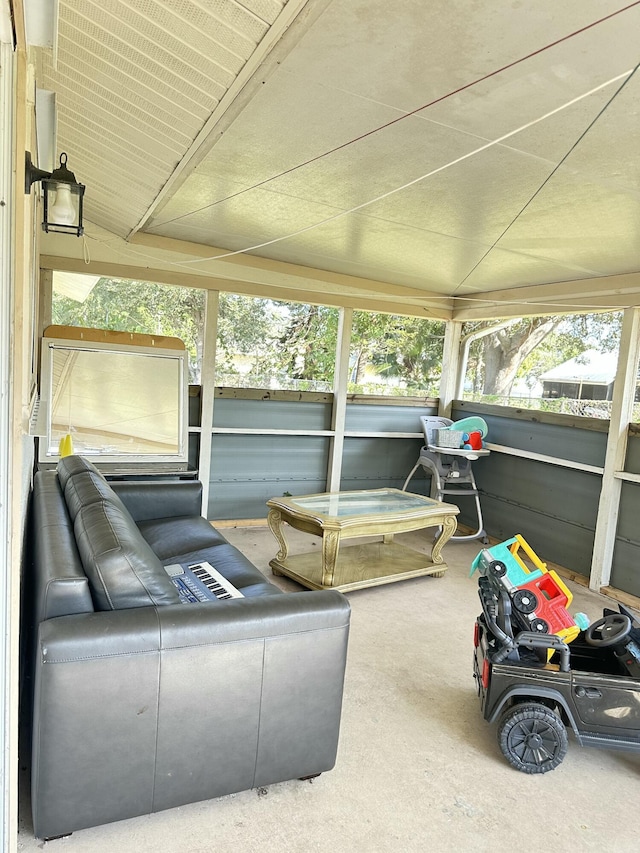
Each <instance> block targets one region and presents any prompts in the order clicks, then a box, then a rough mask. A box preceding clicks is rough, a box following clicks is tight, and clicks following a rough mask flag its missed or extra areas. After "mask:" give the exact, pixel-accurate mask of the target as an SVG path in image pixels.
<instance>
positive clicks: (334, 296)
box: [40, 255, 451, 320]
mask: <svg viewBox="0 0 640 853" xmlns="http://www.w3.org/2000/svg"><path fill="white" fill-rule="evenodd" d="M40 266H41V268H42V269H47V270H62V271H65V272H75V273H81V274H84V275H99V276H109V277H111V278H122V279H133V280H136V281H150V282H157V283H159V284H173V285H176V286H178V287H197V288H205V289H207V290H219V291H223V292H227V293H240V294H243V295H245V296H257V297H260V298H262V299H276V300H281V301H284V302H307V303H311V304H314V305H329V306H335V307H337V308H354V309H356V310H360V311H376V312H379V313H381V314H399V315H403V316H407V317H418V318H420V319H422V320H449V319H450V318H451V312H450V311H447V310H446V309H444V308H439V309H431V308H425V307H423V306H421V305H410V304H409V303H402V302H398V301H395V300H394V301H389V300H380V299H377V298H376V297H375V295H372V296H369V297H367V296H366V295H365V294H364V293H363V294H362V296H353V295H351V294H344V293H341V292H340V291H339V290H336V291H335V292H330V291H329V290H322V289H321V288H316V289H313V290H312V289H309V288H305V287H304V286H302V285H301V286H299V287H298V288H294V287H277V286H275V285H273V284H260V283H258V282H249V281H243V280H241V279H239V278H238V279H225V278H218V277H215V278H214V277H213V276H210V275H206V274H204V273H200V274H194V273H188V272H182V271H179V270H176V271H173V270H168V269H162V268H160V267H151V266H149V265H146V266H143V265H132V264H117V263H114V262H113V261H108V260H94V261H90V262H89V263H86V262H85V261H84V260H82V258H68V257H61V256H59V255H41V256H40Z"/></svg>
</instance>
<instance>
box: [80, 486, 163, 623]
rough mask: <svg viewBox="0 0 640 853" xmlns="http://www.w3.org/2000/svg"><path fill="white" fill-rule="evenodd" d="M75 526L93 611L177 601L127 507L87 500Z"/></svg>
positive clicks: (157, 560) (161, 566)
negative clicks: (91, 597) (89, 588)
mask: <svg viewBox="0 0 640 853" xmlns="http://www.w3.org/2000/svg"><path fill="white" fill-rule="evenodd" d="M74 530H75V536H76V542H77V543H78V550H79V552H80V558H81V559H82V564H83V566H84V570H85V572H86V573H87V577H88V578H89V584H90V586H91V593H92V596H93V600H94V604H95V607H96V610H122V609H125V608H128V607H144V606H150V605H163V604H179V603H180V598H179V596H178V593H177V591H176V588H175V587H174V585H173V583H172V582H171V579H170V578H169V576H168V575H167V573H166V572H165V570H164V568H163V565H162V563H161V562H160V560H159V559H158V558H157V557H156V555H155V554H154V553H153V551H152V550H151V548H150V547H149V545H148V543H147V542H146V541H145V540H144V539H143V537H142V536H141V534H140V532H139V531H138V528H137V527H136V525H135V523H134V521H133V520H132V518H131V516H130V515H129V513H128V512H127V511H126V510H123V509H122V508H121V507H119V506H118V505H116V504H114V503H111V502H109V501H101V502H96V503H91V504H89V505H87V506H84V507H82V509H80V511H79V512H78V514H77V516H76V520H75V523H74Z"/></svg>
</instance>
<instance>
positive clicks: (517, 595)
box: [513, 589, 538, 613]
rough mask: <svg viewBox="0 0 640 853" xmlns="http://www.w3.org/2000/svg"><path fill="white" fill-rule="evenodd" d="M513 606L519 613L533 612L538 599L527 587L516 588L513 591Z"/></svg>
mask: <svg viewBox="0 0 640 853" xmlns="http://www.w3.org/2000/svg"><path fill="white" fill-rule="evenodd" d="M513 606H514V607H515V609H516V610H518V611H520V613H533V611H534V610H535V609H536V607H537V606H538V599H537V598H536V595H535V593H533V592H530V591H529V590H528V589H517V590H516V591H515V592H514V593H513Z"/></svg>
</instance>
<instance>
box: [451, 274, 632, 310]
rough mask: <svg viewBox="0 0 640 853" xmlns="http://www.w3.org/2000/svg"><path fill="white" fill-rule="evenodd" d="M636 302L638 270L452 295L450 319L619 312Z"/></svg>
mask: <svg viewBox="0 0 640 853" xmlns="http://www.w3.org/2000/svg"><path fill="white" fill-rule="evenodd" d="M634 305H640V272H634V273H625V274H622V275H609V276H598V277H593V278H583V279H575V280H573V281H559V282H554V283H552V284H540V285H531V286H529V287H516V288H509V289H506V290H494V291H488V292H487V293H480V292H478V293H476V294H473V295H472V296H471V295H470V294H467V295H466V296H460V297H455V306H454V309H453V319H454V320H463V321H464V320H485V319H488V318H499V317H531V316H536V315H538V316H540V315H545V314H570V313H587V312H589V311H606V310H611V311H619V310H622V309H624V308H628V307H631V306H634Z"/></svg>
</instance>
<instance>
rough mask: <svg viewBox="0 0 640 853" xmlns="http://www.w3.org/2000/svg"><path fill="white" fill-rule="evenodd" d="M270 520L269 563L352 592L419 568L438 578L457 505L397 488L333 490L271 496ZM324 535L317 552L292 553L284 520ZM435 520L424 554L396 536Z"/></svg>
mask: <svg viewBox="0 0 640 853" xmlns="http://www.w3.org/2000/svg"><path fill="white" fill-rule="evenodd" d="M267 506H268V507H269V515H268V517H267V520H268V522H269V527H270V528H271V532H272V533H273V535H274V536H275V538H276V539H277V541H278V544H279V546H280V550H279V551H278V553H277V554H276V556H275V558H274V559H273V560H271V562H270V563H269V565H270V566H271V569H272V570H273V573H274V574H275V575H286V576H287V577H290V578H292V579H293V580H295V581H298V583H301V584H302V585H303V586H306V587H308V588H309V589H339V590H341V591H342V592H347V591H349V590H353V589H361V588H363V587H368V586H378V585H380V584H385V583H393V582H394V581H400V580H405V579H406V578H415V577H419V576H420V575H435V576H437V577H440V576H442V575H443V574H444V572H445V570H446V569H447V565H446V563H445V562H444V561H443V558H442V554H441V551H442V547H443V545H444V544H445V543H446V542H448V540H449V539H450V538H451V536H452V535H453V533H454V532H455V529H456V515H457V514H458V512H459V509H458V507H457V506H454V505H453V504H447V503H442V502H440V501H435V500H433V499H432V498H425V497H423V496H422V495H414V494H411V493H410V492H402V491H400V490H399V489H373V490H371V491H354V492H332V493H327V494H318V495H303V496H299V497H288V498H287V497H283V498H271V500H268V501H267ZM286 524H288V525H290V526H291V527H293V528H295V529H296V530H302V531H304V532H305V533H310V534H312V535H313V536H321V537H322V549H321V550H320V549H318V550H316V551H315V553H306V554H297V555H292V556H290V555H289V545H288V543H287V540H286V538H285V525H286ZM426 527H436V528H439V531H438V533H437V535H436V538H435V540H434V543H433V546H432V548H431V555H430V557H429V556H427V555H426V554H423V553H421V552H420V551H416V550H414V549H413V548H409V547H407V546H406V545H400V544H398V543H396V542H394V541H393V537H394V534H396V533H404V532H407V531H409V530H421V529H423V528H426ZM364 536H381V537H382V540H381V541H377V542H367V543H360V544H353V545H348V546H344V545H342V541H343V540H344V539H357V538H359V537H364Z"/></svg>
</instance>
